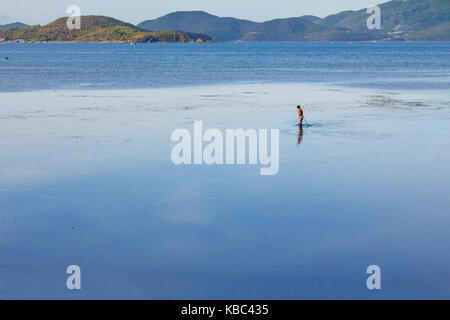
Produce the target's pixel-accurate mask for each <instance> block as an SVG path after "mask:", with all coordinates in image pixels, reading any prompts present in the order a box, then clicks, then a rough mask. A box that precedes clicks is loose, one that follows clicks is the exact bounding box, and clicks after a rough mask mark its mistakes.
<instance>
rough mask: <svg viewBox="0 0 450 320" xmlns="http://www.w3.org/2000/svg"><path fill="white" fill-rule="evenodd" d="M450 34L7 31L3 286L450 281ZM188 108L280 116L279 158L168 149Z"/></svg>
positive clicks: (73, 294) (247, 294)
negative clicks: (185, 35) (354, 39)
mask: <svg viewBox="0 0 450 320" xmlns="http://www.w3.org/2000/svg"><path fill="white" fill-rule="evenodd" d="M449 53H450V44H449V43H402V44H399V43H365V44H360V43H357V44H340V43H337V44H334V45H331V44H323V43H320V44H319V43H307V44H301V43H276V44H269V43H242V44H238V45H235V44H206V45H178V44H174V45H169V44H151V45H143V44H142V45H136V46H131V45H125V44H39V45H33V44H20V45H1V46H0V56H8V57H9V58H10V59H9V60H6V61H0V91H3V92H1V93H0V298H7V299H8V298H68V299H70V298H144V299H189V298H190V299H259V298H260V299H309V298H317V299H341V298H342V299H345V298H355V299H378V298H380V299H381V298H385V299H405V298H412V299H414V298H440V299H442V298H444V299H448V298H450V285H449V284H450V250H449V248H450V233H449V232H448V231H449V229H450V209H449V208H450V202H449V196H448V190H449V189H450V170H449V169H448V164H449V163H450V130H449V123H450V94H449V92H450V91H449V90H448V89H449V88H450V54H449ZM236 82H238V84H233V85H228V84H230V83H236ZM287 82H290V83H287ZM296 82H305V83H306V82H308V83H315V84H314V85H310V84H302V83H296ZM202 84H208V86H199V85H202ZM211 84H216V85H215V86H211ZM186 85H190V86H189V87H187V86H186ZM342 86H343V87H342ZM154 87H170V88H165V89H155V90H153V89H150V90H147V89H144V90H120V89H127V88H154ZM361 88H363V89H361ZM38 89H61V90H42V91H41V90H38ZM62 89H75V91H74V90H62ZM95 89H100V90H95ZM103 89H104V90H103ZM25 91H29V92H25ZM298 103H302V104H304V106H305V113H306V116H307V120H308V121H309V122H310V123H311V124H312V126H310V127H305V128H304V130H299V127H298V126H297V125H296V109H295V106H296V105H297V104H298ZM193 120H203V121H204V125H205V128H220V129H222V130H224V129H225V128H278V129H280V172H279V173H278V175H275V176H271V177H262V176H260V175H259V166H256V167H255V166H213V167H210V166H206V165H205V166H175V165H174V164H173V163H172V162H171V160H170V153H171V149H172V147H173V146H174V143H173V142H171V141H170V135H171V133H172V132H173V130H175V129H178V128H186V129H188V130H191V131H192V122H193ZM73 264H74V265H79V266H80V267H81V269H82V290H81V291H69V290H67V289H66V278H67V276H68V275H67V274H66V272H65V271H66V268H67V266H68V265H73ZM373 264H375V265H379V266H380V267H381V269H382V290H381V291H369V290H368V289H367V287H366V279H367V277H368V275H367V274H366V269H367V267H368V266H369V265H373Z"/></svg>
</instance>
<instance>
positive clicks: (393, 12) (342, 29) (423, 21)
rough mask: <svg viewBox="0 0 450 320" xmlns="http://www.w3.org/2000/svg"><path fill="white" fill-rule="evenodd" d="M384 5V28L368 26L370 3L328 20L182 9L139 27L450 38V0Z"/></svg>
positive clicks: (232, 36)
mask: <svg viewBox="0 0 450 320" xmlns="http://www.w3.org/2000/svg"><path fill="white" fill-rule="evenodd" d="M380 8H381V20H382V22H381V27H382V29H381V30H369V29H368V28H367V19H368V18H369V16H370V14H368V13H367V8H364V9H361V10H358V11H344V12H341V13H338V14H334V15H330V16H328V17H325V18H323V19H321V18H319V17H315V16H301V17H298V18H288V19H276V20H272V21H267V22H262V23H257V22H252V21H248V20H240V19H235V18H222V17H217V16H214V15H211V14H208V13H206V12H202V11H180V12H174V13H171V14H168V15H165V16H163V17H160V18H158V19H155V20H147V21H144V22H142V23H140V24H139V25H138V27H140V28H142V29H144V30H158V29H178V30H184V31H190V32H197V33H205V34H208V35H210V36H211V37H212V38H213V39H214V40H217V41H234V40H246V41H368V40H433V41H439V40H441V41H445V40H450V28H449V22H450V0H407V1H403V0H395V1H389V2H386V3H383V4H381V5H380Z"/></svg>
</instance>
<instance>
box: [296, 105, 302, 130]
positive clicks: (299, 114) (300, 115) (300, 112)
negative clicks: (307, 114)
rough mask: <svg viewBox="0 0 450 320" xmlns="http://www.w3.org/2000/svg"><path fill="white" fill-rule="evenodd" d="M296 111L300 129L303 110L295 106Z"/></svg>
mask: <svg viewBox="0 0 450 320" xmlns="http://www.w3.org/2000/svg"><path fill="white" fill-rule="evenodd" d="M297 110H298V121H299V126H300V127H302V126H303V110H302V107H300V106H297Z"/></svg>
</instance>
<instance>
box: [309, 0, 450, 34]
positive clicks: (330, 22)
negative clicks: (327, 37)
mask: <svg viewBox="0 0 450 320" xmlns="http://www.w3.org/2000/svg"><path fill="white" fill-rule="evenodd" d="M379 6H380V9H381V27H382V29H381V30H379V31H373V32H378V33H381V34H385V35H386V37H390V36H394V37H400V38H403V39H404V40H420V39H426V38H428V39H434V40H450V29H449V28H448V22H450V1H449V0H407V1H403V0H401V1H400V0H396V1H389V2H386V3H383V4H381V5H379ZM366 10H367V9H362V10H359V11H345V12H341V13H338V14H335V15H331V16H328V17H326V18H324V19H322V20H321V21H318V22H317V23H319V24H321V25H323V26H327V27H342V28H347V29H351V30H355V31H359V32H370V31H368V30H367V27H366V21H367V17H368V16H369V15H368V14H367V12H366Z"/></svg>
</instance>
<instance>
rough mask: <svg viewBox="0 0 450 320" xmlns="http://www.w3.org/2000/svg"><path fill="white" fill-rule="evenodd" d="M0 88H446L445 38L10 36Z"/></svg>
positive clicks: (449, 63) (1, 50)
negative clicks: (41, 40) (94, 40)
mask: <svg viewBox="0 0 450 320" xmlns="http://www.w3.org/2000/svg"><path fill="white" fill-rule="evenodd" d="M0 56H2V57H3V56H7V57H9V58H10V59H9V60H7V61H0V91H22V90H34V89H79V88H91V89H111V88H114V89H119V88H122V89H123V88H152V87H167V86H182V85H199V84H214V83H229V82H270V83H273V82H315V83H331V84H337V85H345V86H355V87H366V88H386V89H393V88H399V89H450V43H448V42H447V43H445V42H443V43H353V44H348V43H335V44H330V43H241V44H238V45H236V44H233V43H218V44H202V45H196V44H151V45H148V44H137V45H135V46H131V45H128V44H8V45H1V46H0Z"/></svg>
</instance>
